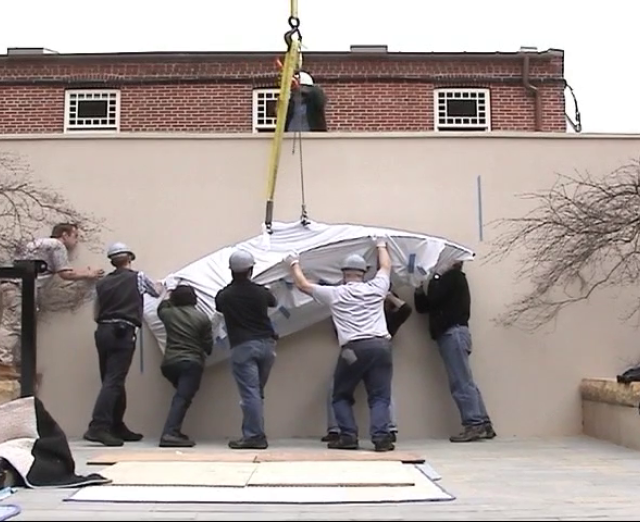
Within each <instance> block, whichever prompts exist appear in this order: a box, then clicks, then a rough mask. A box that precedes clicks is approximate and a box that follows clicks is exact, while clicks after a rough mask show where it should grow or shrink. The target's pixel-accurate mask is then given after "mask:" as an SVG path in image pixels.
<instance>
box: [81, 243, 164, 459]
mask: <svg viewBox="0 0 640 522" xmlns="http://www.w3.org/2000/svg"><path fill="white" fill-rule="evenodd" d="M107 257H108V258H109V260H110V261H111V265H112V266H113V267H114V268H115V270H114V271H113V272H110V273H109V274H107V275H106V276H105V277H104V278H102V279H101V280H100V281H99V282H98V283H97V285H96V299H95V302H94V319H95V321H96V323H98V324H97V328H96V331H95V334H94V338H95V342H96V348H97V350H98V362H99V365H100V379H101V381H102V386H101V388H100V392H99V393H98V397H97V399H96V402H95V406H94V408H93V414H92V419H91V422H90V423H89V429H88V430H87V431H86V433H85V434H84V438H85V439H86V440H88V441H91V442H99V443H101V444H103V445H104V446H122V445H123V443H124V442H137V441H139V440H142V434H140V433H135V432H133V431H131V430H130V429H129V428H128V427H127V426H126V425H125V423H124V414H125V410H126V408H127V394H126V391H125V381H126V378H127V374H128V373H129V368H130V367H131V361H132V359H133V353H134V351H135V349H136V339H137V335H138V329H139V328H140V327H141V326H142V318H143V316H142V313H143V304H144V301H143V295H144V294H148V295H150V296H152V297H160V294H161V293H162V291H163V287H162V285H161V284H160V283H154V282H153V281H152V280H151V279H149V277H147V276H146V275H145V274H144V273H143V272H138V271H135V270H133V269H132V268H131V262H132V261H134V260H135V258H136V256H135V254H134V253H133V251H132V250H131V249H130V248H129V247H128V246H127V245H126V244H124V243H113V244H112V245H111V246H109V248H108V249H107Z"/></svg>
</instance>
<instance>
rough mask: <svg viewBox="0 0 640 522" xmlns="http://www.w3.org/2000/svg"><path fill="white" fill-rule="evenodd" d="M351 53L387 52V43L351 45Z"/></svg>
mask: <svg viewBox="0 0 640 522" xmlns="http://www.w3.org/2000/svg"><path fill="white" fill-rule="evenodd" d="M350 51H351V52H352V53H388V52H389V46H387V45H352V46H351V48H350Z"/></svg>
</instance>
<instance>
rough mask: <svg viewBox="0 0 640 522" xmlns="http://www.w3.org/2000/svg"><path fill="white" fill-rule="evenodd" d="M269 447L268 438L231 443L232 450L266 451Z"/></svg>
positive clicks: (239, 440)
mask: <svg viewBox="0 0 640 522" xmlns="http://www.w3.org/2000/svg"><path fill="white" fill-rule="evenodd" d="M268 447H269V443H268V442H267V438H266V437H251V438H249V439H237V440H230V441H229V448H231V449H257V450H264V449H267V448H268Z"/></svg>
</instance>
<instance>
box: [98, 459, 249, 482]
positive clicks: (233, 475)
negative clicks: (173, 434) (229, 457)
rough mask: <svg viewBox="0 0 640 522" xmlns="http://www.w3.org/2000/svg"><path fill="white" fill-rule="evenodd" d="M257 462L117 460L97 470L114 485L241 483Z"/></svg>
mask: <svg viewBox="0 0 640 522" xmlns="http://www.w3.org/2000/svg"><path fill="white" fill-rule="evenodd" d="M258 466H259V464H255V463H250V462H118V463H117V464H114V465H113V466H109V467H107V468H104V469H103V470H101V471H100V474H101V475H102V476H104V477H107V478H110V479H111V480H112V481H113V484H112V485H114V486H218V487H221V486H226V487H244V486H246V485H247V482H248V481H249V478H251V475H252V474H253V473H254V471H255V469H256V468H257V467H258Z"/></svg>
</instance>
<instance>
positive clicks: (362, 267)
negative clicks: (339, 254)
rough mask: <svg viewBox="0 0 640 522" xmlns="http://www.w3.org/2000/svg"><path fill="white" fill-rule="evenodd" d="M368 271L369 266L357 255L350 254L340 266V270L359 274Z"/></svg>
mask: <svg viewBox="0 0 640 522" xmlns="http://www.w3.org/2000/svg"><path fill="white" fill-rule="evenodd" d="M368 269H369V265H367V262H366V261H365V260H364V257H362V256H361V255H359V254H350V255H348V256H347V257H346V258H345V259H344V261H342V264H341V265H340V270H359V271H360V272H366V271H367V270H368Z"/></svg>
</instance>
